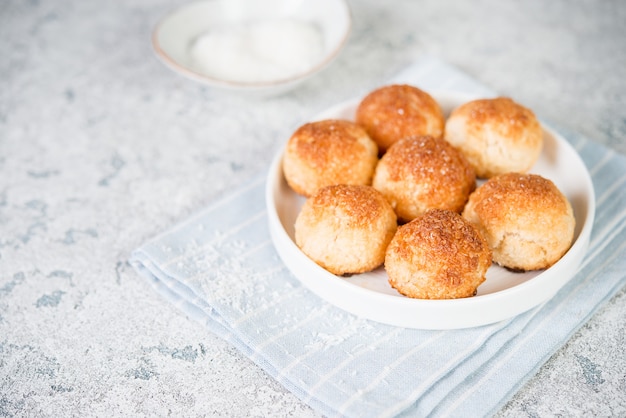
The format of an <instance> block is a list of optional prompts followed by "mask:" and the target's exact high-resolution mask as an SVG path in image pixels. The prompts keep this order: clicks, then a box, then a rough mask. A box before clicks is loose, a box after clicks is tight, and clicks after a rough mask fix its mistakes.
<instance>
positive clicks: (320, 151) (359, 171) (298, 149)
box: [283, 120, 378, 197]
mask: <svg viewBox="0 0 626 418" xmlns="http://www.w3.org/2000/svg"><path fill="white" fill-rule="evenodd" d="M377 162H378V148H377V146H376V143H375V142H374V141H373V140H372V139H371V138H370V137H369V136H368V135H367V132H365V130H364V129H363V128H362V127H360V126H358V125H356V124H355V123H353V122H350V121H347V120H323V121H317V122H311V123H307V124H305V125H303V126H301V127H300V128H298V129H297V130H296V131H295V132H294V133H293V135H292V136H291V138H290V139H289V141H288V142H287V147H286V149H285V154H284V156H283V173H284V175H285V179H286V180H287V183H288V184H289V186H291V188H292V189H293V190H294V191H295V192H296V193H298V194H301V195H303V196H307V197H309V196H312V195H313V194H315V192H317V190H318V189H319V188H321V187H324V186H329V185H332V184H361V185H369V184H371V181H372V176H373V174H374V168H375V167H376V164H377Z"/></svg>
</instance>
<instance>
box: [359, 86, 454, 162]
mask: <svg viewBox="0 0 626 418" xmlns="http://www.w3.org/2000/svg"><path fill="white" fill-rule="evenodd" d="M356 123H358V124H359V125H361V126H363V127H365V130H366V131H367V133H368V134H369V135H370V137H371V138H372V139H373V140H374V141H375V142H376V144H378V148H379V150H380V152H381V153H384V152H385V151H386V150H387V149H388V148H389V147H391V145H392V144H393V143H394V142H396V141H398V140H399V139H402V138H406V137H409V136H417V135H431V136H435V137H439V136H441V135H442V134H443V129H444V123H445V118H444V116H443V112H442V110H441V107H440V106H439V104H438V103H437V102H436V101H435V99H433V97H432V96H431V95H430V94H428V93H426V92H425V91H423V90H420V89H419V88H417V87H413V86H410V85H407V84H392V85H389V86H384V87H380V88H378V89H376V90H374V91H372V92H371V93H369V94H368V95H367V96H365V98H363V100H362V101H361V102H360V103H359V106H358V108H357V111H356Z"/></svg>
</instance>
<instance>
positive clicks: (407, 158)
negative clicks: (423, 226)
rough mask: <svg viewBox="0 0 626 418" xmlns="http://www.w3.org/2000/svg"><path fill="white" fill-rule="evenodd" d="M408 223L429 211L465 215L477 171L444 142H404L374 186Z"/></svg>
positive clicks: (383, 162) (384, 162) (385, 160)
mask: <svg viewBox="0 0 626 418" xmlns="http://www.w3.org/2000/svg"><path fill="white" fill-rule="evenodd" d="M372 185H373V186H374V188H376V189H378V190H380V191H381V192H382V194H383V195H385V197H386V198H387V200H388V201H389V202H390V203H391V206H392V207H393V208H394V210H395V211H396V214H397V215H398V218H399V219H400V220H401V221H403V222H408V221H410V220H412V219H414V218H416V217H417V216H419V215H421V214H422V213H424V212H425V211H426V210H427V209H448V210H452V211H455V212H459V213H460V212H461V211H462V210H463V206H464V205H465V202H467V198H468V197H469V195H470V193H471V192H472V191H474V189H475V188H476V176H475V174H474V170H473V169H472V167H471V166H470V164H469V163H468V162H467V160H466V159H465V157H464V156H463V155H462V154H461V153H460V152H459V151H458V150H457V149H455V148H454V147H453V146H452V145H450V144H449V143H448V142H446V141H445V140H444V139H442V138H435V137H431V136H420V137H409V138H404V139H402V140H400V141H398V142H396V143H395V144H393V145H392V146H391V148H389V150H388V151H387V153H385V155H383V156H382V158H381V159H380V161H379V163H378V166H377V167H376V170H375V172H374V180H373V182H372Z"/></svg>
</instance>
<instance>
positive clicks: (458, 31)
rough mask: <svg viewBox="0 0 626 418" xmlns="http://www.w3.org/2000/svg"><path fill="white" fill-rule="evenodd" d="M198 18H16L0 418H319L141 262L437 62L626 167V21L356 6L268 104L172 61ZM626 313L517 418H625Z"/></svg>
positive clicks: (1, 161)
mask: <svg viewBox="0 0 626 418" xmlns="http://www.w3.org/2000/svg"><path fill="white" fill-rule="evenodd" d="M179 4H180V2H174V1H171V0H154V1H148V0H137V1H132V2H127V1H121V0H114V1H110V2H98V1H79V0H54V1H47V2H44V1H37V0H30V1H19V0H4V1H3V2H1V3H0V416H13V415H16V416H44V417H48V416H49V417H53V416H54V417H56V416H137V415H152V416H165V415H173V416H182V415H184V416H242V415H245V416H273V415H280V416H316V413H315V412H314V411H311V410H310V409H309V408H308V407H307V406H306V405H303V404H302V403H301V402H300V401H299V400H298V399H297V398H296V397H295V396H293V395H292V394H290V393H288V392H286V391H285V390H284V388H282V387H281V386H280V385H279V384H277V383H276V382H274V381H273V380H272V379H271V378H269V377H268V376H267V375H266V374H265V373H264V372H263V371H262V370H260V369H259V368H258V367H257V366H256V365H254V364H252V363H251V362H250V361H249V360H247V359H246V358H244V357H243V356H242V355H241V354H239V353H238V352H237V351H235V350H234V349H233V348H232V347H231V346H229V345H228V344H227V343H225V342H223V341H222V340H220V339H218V338H216V337H214V336H213V335H211V334H208V333H207V332H206V331H205V330H204V329H203V328H202V327H201V326H200V325H198V324H196V323H193V322H191V321H189V320H188V319H187V318H185V317H184V316H183V315H181V314H180V313H179V312H178V311H177V310H176V309H175V308H173V307H171V306H169V305H168V304H166V303H164V302H163V301H162V300H161V299H160V298H159V296H157V295H156V294H155V293H154V291H153V290H152V289H151V288H149V286H148V284H147V283H145V281H144V280H143V279H141V278H139V276H138V275H137V274H136V273H135V272H134V271H133V270H132V269H131V268H130V267H129V266H128V264H127V262H126V260H127V258H128V255H129V253H130V252H131V251H132V250H133V249H134V248H136V247H137V246H139V245H140V244H141V243H142V242H144V241H145V240H147V239H149V238H151V237H152V236H154V235H155V234H157V233H159V232H161V231H163V230H165V229H167V228H168V227H170V226H171V225H174V224H176V223H178V222H180V221H182V220H184V219H185V218H187V217H188V216H190V215H191V214H193V213H194V212H196V211H198V210H200V209H201V208H202V207H204V206H206V205H207V204H209V203H210V202H211V201H213V200H214V199H215V198H216V197H218V196H219V195H220V194H223V193H225V192H227V191H228V190H229V188H232V187H236V186H237V185H238V184H240V183H241V182H242V181H244V180H245V179H247V178H249V177H251V176H253V175H255V174H257V173H259V172H261V171H263V170H265V169H266V168H267V166H268V164H269V161H270V159H271V157H272V156H273V154H274V152H275V151H276V149H277V148H278V147H279V146H280V144H282V143H283V142H284V141H285V140H286V139H287V137H288V135H289V134H290V133H291V132H292V131H293V129H294V128H295V127H297V126H298V125H299V124H300V123H301V122H302V121H304V120H306V119H307V118H308V117H310V116H312V115H314V114H316V113H317V112H318V111H320V110H323V109H325V108H326V107H328V106H329V105H331V104H334V103H336V102H338V101H342V100H345V99H347V98H352V97H355V96H357V95H361V94H363V93H365V92H366V91H368V90H370V89H371V88H373V87H376V86H378V85H379V84H380V83H382V82H384V80H386V79H388V78H389V77H390V76H392V75H393V74H395V73H396V72H397V71H398V70H400V69H401V68H403V66H404V65H406V64H408V63H409V62H411V61H412V59H413V58H414V57H415V56H417V55H418V54H420V53H430V54H433V55H436V56H439V57H441V58H443V59H444V60H447V61H448V62H450V63H452V64H454V65H456V66H458V67H460V68H461V69H463V70H465V71H466V72H468V73H469V74H471V75H472V76H473V77H475V78H477V79H478V80H480V81H482V82H483V83H485V84H486V85H488V86H490V87H492V88H494V89H495V90H497V91H499V92H500V93H501V94H503V95H509V96H511V97H513V98H515V99H516V100H518V101H520V102H522V103H524V104H526V105H527V106H529V107H531V108H532V109H533V110H535V112H536V113H538V114H539V115H540V116H541V117H543V118H545V119H547V120H550V121H553V122H555V123H557V124H559V125H562V126H564V127H567V128H569V129H572V130H576V131H579V132H581V133H583V134H585V135H586V136H588V137H589V138H591V139H593V140H595V141H597V142H600V143H604V144H606V145H607V146H609V147H612V148H613V149H616V150H618V151H621V152H626V139H625V138H626V77H625V76H626V24H625V22H626V3H624V2H623V1H621V0H602V1H595V0H585V1H575V2H569V1H565V0H556V1H551V2H545V1H538V0H532V1H525V2H514V1H496V0H476V1H472V2H465V1H462V0H453V1H450V0H448V1H437V0H424V1H417V2H411V1H400V0H393V1H387V2H377V1H374V0H363V1H356V0H353V1H351V5H352V12H353V17H354V27H353V32H352V35H351V37H350V40H349V43H348V45H347V46H346V48H345V50H344V52H343V53H342V55H341V56H340V57H339V58H338V59H337V60H336V61H335V63H334V64H333V65H332V66H331V67H330V68H328V69H327V70H325V71H324V72H323V73H322V74H320V75H319V76H318V77H316V78H315V79H313V80H311V81H310V82H308V83H307V84H304V85H302V87H300V88H299V89H297V90H296V91H294V92H292V93H290V94H288V95H285V96H282V97H276V98H272V99H268V100H265V101H260V100H256V99H250V98H246V97H242V96H232V95H223V94H219V93H216V92H215V91H212V90H210V89H208V88H206V87H203V86H201V85H199V84H196V83H193V82H191V81H188V80H185V79H183V78H181V77H179V76H178V75H176V74H174V73H172V72H170V71H169V70H168V69H166V68H165V67H164V66H162V65H161V64H160V63H159V62H158V61H157V60H156V59H155V57H154V55H153V53H152V50H151V47H150V33H151V30H152V28H153V26H154V24H155V23H156V22H157V20H158V19H159V18H160V17H162V16H163V15H164V14H165V13H166V12H167V11H169V10H170V9H171V8H173V7H175V6H177V5H179ZM625 299H626V296H625V293H624V290H623V289H622V291H621V292H619V293H618V294H617V295H616V296H615V297H614V298H613V299H612V300H611V301H609V302H608V303H607V304H606V305H605V306H604V307H603V308H602V309H601V310H600V311H599V312H598V313H597V314H596V315H595V316H594V317H593V318H591V320H590V321H589V322H588V323H587V324H585V325H584V326H583V327H582V328H581V329H580V330H579V331H578V332H577V333H576V334H575V335H573V337H572V339H571V340H570V341H569V342H568V343H567V344H566V345H565V346H564V347H563V348H562V349H561V350H559V351H558V352H557V353H555V354H554V356H552V358H550V359H546V360H547V362H546V364H545V365H544V366H543V367H542V368H541V369H540V370H538V373H537V374H536V375H535V376H534V377H532V378H531V379H530V381H529V383H528V384H527V385H526V386H525V387H523V388H522V389H521V390H520V392H519V393H518V394H516V395H515V396H514V397H513V398H512V399H511V400H510V402H509V403H508V404H507V405H506V407H505V408H504V409H503V410H502V411H501V412H500V413H499V416H553V415H563V416H574V415H587V416H590V415H600V416H624V415H626V374H625V371H626V348H625V347H626V335H625V333H626V331H625V330H626V300H625Z"/></svg>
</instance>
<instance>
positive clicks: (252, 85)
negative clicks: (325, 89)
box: [151, 0, 353, 90]
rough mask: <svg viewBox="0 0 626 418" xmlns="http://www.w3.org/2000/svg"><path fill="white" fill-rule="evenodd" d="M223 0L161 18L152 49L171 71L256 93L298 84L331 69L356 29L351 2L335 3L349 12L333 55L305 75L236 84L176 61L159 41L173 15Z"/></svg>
mask: <svg viewBox="0 0 626 418" xmlns="http://www.w3.org/2000/svg"><path fill="white" fill-rule="evenodd" d="M216 1H219V0H200V1H195V2H192V3H187V4H184V5H182V6H178V7H175V8H174V9H172V10H170V11H169V12H168V13H166V14H165V15H164V16H163V17H161V18H160V19H159V20H158V22H157V24H156V25H155V26H154V29H153V30H152V34H151V43H152V48H153V50H154V52H155V54H156V56H157V57H158V58H159V59H160V60H161V61H162V62H163V63H164V64H165V65H166V66H167V67H169V68H170V69H172V70H174V71H175V72H178V73H180V74H182V75H185V76H187V77H188V78H191V79H194V80H196V81H199V82H201V83H204V84H208V85H213V86H221V87H227V88H230V89H241V90H255V89H265V88H271V87H280V86H286V85H291V84H295V83H298V82H300V81H302V80H304V79H306V78H308V77H310V76H311V75H313V74H315V73H317V72H318V71H320V70H322V69H323V68H324V67H326V66H328V65H329V64H330V63H331V62H332V61H333V60H334V59H335V58H337V56H338V55H339V52H340V51H341V50H342V49H343V48H344V46H345V45H346V43H347V42H348V38H349V37H350V33H351V32H352V26H353V16H352V10H351V9H350V5H349V4H348V1H347V0H333V1H335V2H337V3H338V4H339V5H340V6H342V7H343V8H344V9H345V12H346V19H347V21H346V28H345V31H344V33H343V34H342V35H341V39H340V41H339V42H338V43H337V44H336V45H334V46H333V47H332V49H331V51H330V53H328V54H325V55H324V56H323V58H322V59H321V60H320V61H319V62H318V63H317V64H316V65H314V66H313V67H311V68H310V69H309V70H307V71H305V72H301V73H298V74H295V75H292V76H289V77H284V78H279V79H276V80H271V81H258V82H250V81H234V80H224V79H220V78H216V77H212V76H210V75H207V74H204V73H202V72H200V71H196V70H194V69H192V68H190V67H188V66H186V65H183V64H181V63H180V62H178V61H176V60H175V59H174V58H172V57H171V56H170V55H169V54H168V53H167V52H166V51H165V50H164V49H163V48H162V46H161V43H160V42H159V34H160V31H161V30H162V28H163V25H164V24H165V23H167V22H168V20H169V19H171V18H172V17H173V16H175V15H176V14H178V13H181V12H182V11H184V10H185V9H188V8H191V7H194V6H197V5H198V4H201V3H215V2H216Z"/></svg>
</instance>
